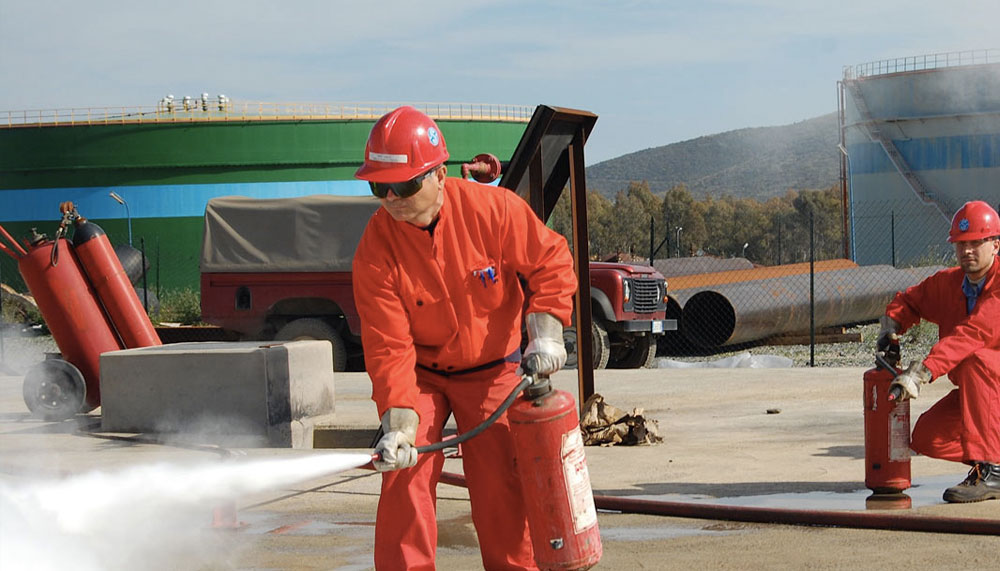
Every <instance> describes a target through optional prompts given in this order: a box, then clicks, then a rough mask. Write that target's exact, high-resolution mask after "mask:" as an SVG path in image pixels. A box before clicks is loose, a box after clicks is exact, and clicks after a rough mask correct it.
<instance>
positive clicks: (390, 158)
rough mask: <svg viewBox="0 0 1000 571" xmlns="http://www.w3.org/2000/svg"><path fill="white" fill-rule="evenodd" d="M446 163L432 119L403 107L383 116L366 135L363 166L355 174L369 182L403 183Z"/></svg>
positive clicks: (446, 153)
mask: <svg viewBox="0 0 1000 571" xmlns="http://www.w3.org/2000/svg"><path fill="white" fill-rule="evenodd" d="M446 160H448V147H447V146H446V145H445V143H444V135H442V134H441V130H440V129H438V126H437V124H436V123H435V122H434V120H433V119H431V118H430V117H428V116H427V115H425V114H424V113H421V112H420V111H417V110H416V109H414V108H413V107H409V106H403V107H400V108H398V109H396V110H394V111H390V112H389V113H387V114H385V115H383V116H382V118H381V119H379V120H378V121H377V122H376V123H375V126H374V127H372V131H371V133H370V134H369V135H368V144H367V145H365V162H364V164H363V165H361V168H359V169H358V170H357V172H355V173H354V176H355V177H356V178H360V179H361V180H367V181H369V182H404V181H407V180H410V179H412V178H415V177H416V176H418V175H421V174H423V173H425V172H427V171H429V170H430V169H431V168H432V167H435V166H437V165H440V164H442V163H444V162H445V161H446Z"/></svg>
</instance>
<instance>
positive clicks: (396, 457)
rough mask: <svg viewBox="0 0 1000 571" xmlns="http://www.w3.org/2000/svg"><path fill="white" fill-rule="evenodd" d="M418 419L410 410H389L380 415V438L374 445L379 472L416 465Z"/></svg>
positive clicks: (375, 463) (414, 412) (376, 466)
mask: <svg viewBox="0 0 1000 571" xmlns="http://www.w3.org/2000/svg"><path fill="white" fill-rule="evenodd" d="M418 424H420V417H419V416H417V413H416V411H414V410H413V409H411V408H390V409H389V410H387V411H385V414H383V415H382V432H383V433H384V434H383V436H382V438H381V439H380V440H379V441H378V444H376V445H375V453H376V454H379V455H380V456H379V459H378V460H373V461H372V464H373V465H374V466H375V469H376V470H378V471H379V472H388V471H389V470H399V469H401V468H409V467H410V466H413V465H414V464H416V463H417V447H416V441H417V425H418Z"/></svg>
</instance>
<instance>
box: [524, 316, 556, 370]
mask: <svg viewBox="0 0 1000 571" xmlns="http://www.w3.org/2000/svg"><path fill="white" fill-rule="evenodd" d="M525 322H526V324H527V329H528V346H527V347H526V348H525V349H524V358H525V360H527V359H528V357H529V356H531V355H534V360H535V365H536V371H535V372H536V373H538V374H539V375H551V374H552V373H555V372H556V371H558V370H559V369H561V368H562V366H563V365H565V364H566V343H565V342H564V341H563V325H562V322H561V321H559V318H557V317H556V316H554V315H552V314H551V313H529V314H528V315H526V316H525Z"/></svg>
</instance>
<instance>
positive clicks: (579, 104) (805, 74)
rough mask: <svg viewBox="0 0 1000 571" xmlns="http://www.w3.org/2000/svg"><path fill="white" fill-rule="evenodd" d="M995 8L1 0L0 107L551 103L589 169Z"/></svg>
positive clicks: (942, 33)
mask: <svg viewBox="0 0 1000 571" xmlns="http://www.w3.org/2000/svg"><path fill="white" fill-rule="evenodd" d="M997 22H1000V2H998V1H997V0H952V1H950V2H943V1H940V0H936V1H925V0H877V1H871V0H863V1H862V0H840V1H838V2H830V1H828V0H826V1H814V0H798V1H795V0H724V1H686V2H670V1H663V2H654V1H641V0H622V1H617V2H615V1H600V0H576V1H543V0H538V1H534V2H530V1H525V2H521V1H506V2H501V1H492V0H464V1H461V2H451V1H441V0H425V1H422V2H404V1H399V0H384V1H369V2H358V1H356V0H355V1H352V2H341V1H332V0H328V1H319V0H301V1H295V0H290V1H287V2H274V1H273V0H271V1H267V2H265V1H258V0H245V1H239V0H229V1H227V2H218V1H214V0H201V1H189V0H171V1H167V2H149V1H143V0H139V1H136V2H110V1H106V0H91V1H88V2H79V1H72V2H71V1H64V0H55V1H46V0H36V1H34V2H24V1H23V0H17V1H15V0H0V111H10V110H22V109H59V108H69V107H108V106H122V105H125V106H139V105H154V104H155V103H156V102H157V101H158V100H159V99H160V98H162V97H163V96H164V95H166V94H168V93H172V94H174V95H175V96H176V97H178V98H180V97H182V96H184V95H191V96H192V97H195V98H196V97H198V96H199V95H200V94H201V93H202V92H208V93H210V94H212V95H213V96H214V95H216V94H219V93H224V94H226V95H227V96H228V97H230V98H231V99H233V100H235V101H266V102H427V101H440V102H466V103H502V104H518V105H536V104H539V103H544V104H548V105H555V106H560V107H571V108H577V109H584V110H587V111H591V112H593V113H596V114H597V115H598V116H599V119H598V121H597V125H596V127H595V129H594V132H593V134H592V135H591V138H590V140H589V141H588V143H587V149H586V160H587V163H588V164H594V163H596V162H599V161H602V160H606V159H610V158H614V157H617V156H621V155H623V154H627V153H631V152H635V151H640V150H643V149H646V148H650V147H657V146H660V145H666V144H669V143H674V142H678V141H683V140H688V139H693V138H696V137H699V136H702V135H710V134H714V133H719V132H723V131H729V130H733V129H740V128H744V127H763V126H772V125H785V124H789V123H794V122H797V121H802V120H805V119H810V118H813V117H816V116H819V115H823V114H825V113H830V112H833V111H835V110H836V108H837V87H836V85H837V80H838V79H840V78H841V77H842V73H843V67H844V66H848V65H855V64H860V63H865V62H869V61H874V60H881V59H891V58H897V57H907V56H916V55H922V54H933V53H942V52H952V51H965V50H981V49H986V48H1000V39H998V33H997V24H996V23H997ZM446 135H447V133H446Z"/></svg>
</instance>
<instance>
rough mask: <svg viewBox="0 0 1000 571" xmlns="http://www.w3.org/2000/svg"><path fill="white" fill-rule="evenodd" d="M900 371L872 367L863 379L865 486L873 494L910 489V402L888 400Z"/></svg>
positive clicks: (892, 492) (893, 492) (895, 492)
mask: <svg viewBox="0 0 1000 571" xmlns="http://www.w3.org/2000/svg"><path fill="white" fill-rule="evenodd" d="M899 372H900V371H899V370H897V371H896V372H895V373H893V372H891V371H888V370H886V369H882V368H875V369H869V370H867V371H865V376H864V380H865V382H864V384H865V394H864V402H865V487H867V488H868V489H870V490H872V491H873V492H875V493H876V494H897V493H899V492H902V491H903V490H905V489H907V488H909V487H910V401H908V400H898V399H897V400H889V385H891V384H892V380H893V378H895V375H896V374H899Z"/></svg>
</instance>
